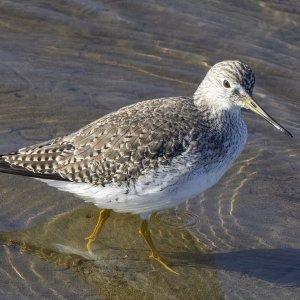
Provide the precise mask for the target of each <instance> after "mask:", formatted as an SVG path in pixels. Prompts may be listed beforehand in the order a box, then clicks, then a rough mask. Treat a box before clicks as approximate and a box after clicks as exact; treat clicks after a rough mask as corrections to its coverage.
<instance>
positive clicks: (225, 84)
mask: <svg viewBox="0 0 300 300" xmlns="http://www.w3.org/2000/svg"><path fill="white" fill-rule="evenodd" d="M223 86H224V87H226V88H227V89H229V88H230V83H229V82H228V81H227V80H224V81H223Z"/></svg>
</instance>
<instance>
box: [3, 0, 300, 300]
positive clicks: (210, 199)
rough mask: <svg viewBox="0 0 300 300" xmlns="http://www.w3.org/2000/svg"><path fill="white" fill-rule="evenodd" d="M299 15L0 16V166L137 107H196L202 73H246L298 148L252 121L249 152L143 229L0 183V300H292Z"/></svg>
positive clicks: (115, 9)
mask: <svg viewBox="0 0 300 300" xmlns="http://www.w3.org/2000/svg"><path fill="white" fill-rule="evenodd" d="M299 14H300V6H299V3H298V1H295V0H293V1H223V2H222V1H192V0H191V1H176V0H175V1H146V2H144V1H96V0H95V1H93V0H87V1H77V0H72V1H58V0H53V1H33V0H32V1H16V0H15V1H1V2H0V34H1V39H0V74H1V80H0V137H1V143H0V152H7V151H13V150H15V149H17V148H19V147H23V146H25V145H30V144H33V143H38V142H41V141H44V140H47V139H50V138H53V137H56V136H60V135H63V134H67V133H70V132H72V131H75V130H76V129H78V128H80V127H81V126H83V125H85V124H87V123H88V122H90V121H93V120H95V119H96V118H98V117H99V116H102V115H105V114H107V113H109V112H111V111H113V110H115V109H117V108H119V107H122V106H125V105H128V104H131V103H135V102H137V101H139V100H142V99H147V98H148V99H149V98H156V97H162V96H176V95H192V94H193V92H194V90H195V89H196V87H197V85H198V84H199V82H200V81H201V80H202V78H203V76H204V74H205V73H206V71H207V70H208V68H209V66H211V65H213V64H214V63H216V62H218V61H220V60H224V59H239V60H242V61H244V62H246V63H248V64H249V65H250V66H251V67H252V68H253V69H254V71H255V73H256V79H257V84H256V87H255V91H254V96H255V98H256V99H257V100H258V102H259V103H261V104H262V106H263V107H264V108H265V109H266V110H267V111H268V112H269V113H270V114H271V115H272V116H274V118H276V119H277V120H278V121H279V122H280V123H282V124H284V125H285V126H286V127H287V129H289V130H290V131H291V132H292V133H293V135H294V139H290V138H288V137H287V136H285V135H283V134H281V133H280V132H278V131H277V130H275V129H274V128H272V127H271V126H270V125H269V124H268V123H266V122H265V121H264V120H262V119H260V118H258V117H257V116H254V115H253V114H250V113H245V118H246V121H247V123H248V128H249V139H248V144H247V146H246V148H245V150H244V151H243V153H242V155H241V156H240V157H239V159H238V160H237V161H236V162H235V163H234V165H233V167H232V168H231V169H230V171H228V172H227V173H226V175H225V176H224V177H223V178H222V180H221V181H220V182H219V183H218V184H217V185H216V186H215V187H213V188H211V189H210V190H208V191H206V192H204V193H203V194H201V195H199V196H198V197H197V198H196V199H192V200H187V201H186V203H185V204H184V205H182V206H180V207H177V208H176V209H174V210H170V211H163V212H160V213H159V214H157V215H155V216H154V217H153V219H152V222H151V229H152V233H153V237H154V240H155V242H156V244H157V247H158V248H159V249H160V251H161V254H162V255H163V256H164V257H165V258H166V260H167V261H169V262H170V265H171V266H172V267H174V269H176V270H177V271H178V272H179V273H180V275H179V276H176V275H173V274H171V273H168V272H166V271H165V270H163V269H162V268H161V266H159V265H158V264H157V263H156V262H152V261H149V260H147V256H148V249H147V247H146V245H145V244H144V243H143V241H142V240H141V239H140V237H139V236H138V234H137V232H138V228H139V223H140V221H139V218H138V217H135V216H131V215H127V214H113V215H112V217H111V219H110V220H109V221H108V222H107V224H106V226H105V227H104V230H103V233H102V235H101V238H99V240H97V241H96V242H95V245H94V254H93V255H90V254H88V252H87V251H86V248H85V244H84V243H85V242H84V237H85V236H86V235H87V234H88V233H89V232H90V231H91V229H92V228H93V225H94V223H95V222H96V220H97V216H98V209H97V208H96V207H94V206H92V205H87V204H84V203H83V202H82V200H80V199H77V198H75V197H74V196H72V195H69V194H66V193H62V192H59V191H57V190H55V189H53V188H50V187H48V186H46V185H45V184H43V183H41V182H37V181H35V180H33V179H29V178H21V177H14V176H9V175H5V174H0V186H1V189H0V231H1V233H0V245H1V246H0V254H1V262H0V298H8V299H29V298H30V299H40V298H46V299H53V298H55V299H71V298H75V299H78V298H84V299H223V298H224V297H225V298H227V299H299V298H300V242H299V241H300V233H299V232H300V231H299V228H300V227H299V226H300V221H299V216H300V204H299V201H300V178H299V177H300V175H299V174H300V160H299V156H300V155H299V153H300V152H299V150H300V147H299V146H300V145H299V144H300V143H299V140H300V126H299V123H300V104H299V103H300V96H299V95H300V85H299V82H300V72H299V70H300V63H299V59H300V55H299V53H300V51H299V46H300V40H299V36H300V31H299V28H300V27H299V25H300V24H299V21H300V17H299Z"/></svg>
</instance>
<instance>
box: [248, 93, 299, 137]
mask: <svg viewBox="0 0 300 300" xmlns="http://www.w3.org/2000/svg"><path fill="white" fill-rule="evenodd" d="M244 107H245V108H247V109H250V110H252V111H253V112H255V113H257V114H258V115H260V116H261V117H263V118H264V119H265V120H266V121H268V122H269V123H270V124H272V125H273V126H274V127H276V128H277V129H279V130H280V131H281V132H283V133H285V134H286V135H288V136H290V137H293V135H292V134H291V133H290V132H289V131H287V130H286V129H285V128H284V127H283V126H281V125H280V124H279V123H278V122H276V121H275V120H274V119H273V118H272V117H271V116H269V115H268V114H267V113H266V112H265V111H264V110H263V109H262V108H261V107H260V106H259V105H258V104H257V103H256V102H255V101H254V100H253V99H252V98H251V97H250V96H247V97H245V98H244Z"/></svg>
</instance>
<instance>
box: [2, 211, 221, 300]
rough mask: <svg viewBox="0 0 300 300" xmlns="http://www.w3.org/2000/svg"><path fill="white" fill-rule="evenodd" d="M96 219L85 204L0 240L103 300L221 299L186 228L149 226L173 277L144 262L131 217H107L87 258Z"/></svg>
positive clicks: (204, 253) (210, 266)
mask: <svg viewBox="0 0 300 300" xmlns="http://www.w3.org/2000/svg"><path fill="white" fill-rule="evenodd" d="M98 215H99V210H98V209H97V208H96V207H94V206H88V205H87V206H84V207H82V208H79V209H76V210H73V211H71V212H68V213H64V214H61V215H58V216H56V217H55V218H53V219H50V220H49V221H47V222H46V223H43V224H40V225H37V226H34V227H32V228H29V229H25V230H20V231H13V232H2V233H0V241H1V243H2V244H5V245H18V246H19V247H20V248H21V249H22V251H23V252H24V253H29V254H33V255H35V256H38V257H40V258H42V259H43V260H45V261H47V262H51V263H54V264H56V265H57V266H60V267H63V268H69V269H71V270H73V271H75V272H76V273H78V274H79V275H80V276H81V277H82V278H83V279H84V281H85V282H86V283H88V284H89V285H91V286H92V287H93V288H94V289H95V291H96V292H97V294H99V296H101V297H103V298H104V299H106V298H110V299H111V298H113V293H114V290H117V291H118V297H120V299H122V295H123V296H124V298H123V299H125V298H126V299H128V297H129V296H128V295H131V296H132V297H131V298H130V299H135V298H137V299H140V298H141V297H144V298H145V299H148V298H149V299H150V298H151V297H153V294H156V295H159V298H166V297H167V298H168V297H170V296H171V295H172V297H174V296H176V298H177V299H183V298H186V297H187V298H189V299H199V297H200V296H199V295H201V299H202V298H203V299H222V298H223V291H222V288H221V285H220V283H219V280H218V278H217V276H216V268H215V266H214V263H213V258H212V255H211V254H210V253H209V251H208V249H207V248H206V247H205V246H204V245H203V244H201V242H200V241H199V240H198V239H197V238H196V237H194V236H193V235H192V234H191V233H189V231H187V230H186V229H184V228H182V227H178V228H177V227H174V226H168V225H167V224H163V223H161V222H157V221H156V220H157V218H160V216H158V217H157V218H155V219H154V221H153V222H152V223H151V226H150V228H151V233H152V234H153V239H154V240H155V242H156V243H157V246H158V248H159V250H161V252H162V253H163V254H164V257H166V259H169V260H170V261H172V266H174V267H176V270H178V272H179V273H180V275H176V274H172V273H170V272H168V271H166V270H164V269H162V268H161V267H160V266H159V265H158V264H157V263H155V262H154V261H150V260H148V259H145V257H147V254H148V251H149V250H148V248H147V247H146V245H144V243H143V241H142V239H141V238H140V237H139V236H138V235H137V234H136V233H137V231H138V229H139V226H140V220H139V218H138V217H136V216H133V215H129V214H116V213H112V214H111V218H110V219H109V220H108V222H107V224H105V225H106V226H104V227H103V231H102V233H101V236H100V237H99V239H97V240H96V241H95V242H94V244H93V253H89V252H88V251H87V249H86V241H85V240H84V237H86V234H87V233H88V232H90V231H91V229H92V228H93V226H94V224H95V221H96V220H97V218H98ZM162 225H163V226H162ZM151 299H152V298H151Z"/></svg>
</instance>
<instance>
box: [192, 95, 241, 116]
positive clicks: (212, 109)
mask: <svg viewBox="0 0 300 300" xmlns="http://www.w3.org/2000/svg"><path fill="white" fill-rule="evenodd" d="M212 97H213V96H211V95H207V94H205V96H204V95H202V94H201V93H200V92H198V90H197V91H196V93H195V94H194V96H193V99H194V104H195V106H197V107H198V108H199V109H200V111H204V110H205V111H209V114H210V115H211V117H214V118H215V119H216V120H220V122H223V121H225V120H227V121H231V122H236V121H240V120H241V119H242V114H241V109H240V108H239V107H233V106H228V104H226V103H225V101H223V102H224V103H222V101H221V100H219V99H213V98H212Z"/></svg>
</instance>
